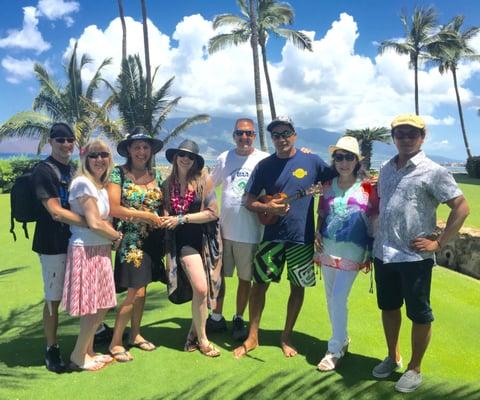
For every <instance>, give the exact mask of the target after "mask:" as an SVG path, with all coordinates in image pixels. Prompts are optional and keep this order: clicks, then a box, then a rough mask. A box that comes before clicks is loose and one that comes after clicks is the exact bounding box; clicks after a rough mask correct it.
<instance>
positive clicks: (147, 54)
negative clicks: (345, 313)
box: [141, 0, 152, 99]
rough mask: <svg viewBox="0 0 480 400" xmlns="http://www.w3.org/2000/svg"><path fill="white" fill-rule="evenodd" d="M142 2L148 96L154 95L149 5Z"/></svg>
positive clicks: (143, 0) (142, 0)
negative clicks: (148, 19)
mask: <svg viewBox="0 0 480 400" xmlns="http://www.w3.org/2000/svg"><path fill="white" fill-rule="evenodd" d="M141 3H142V25H143V47H144V49H145V71H146V74H147V97H148V98H149V99H150V98H151V97H152V71H151V67H150V49H149V47H148V24H147V5H146V4H145V0H141Z"/></svg>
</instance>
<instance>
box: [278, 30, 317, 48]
mask: <svg viewBox="0 0 480 400" xmlns="http://www.w3.org/2000/svg"><path fill="white" fill-rule="evenodd" d="M273 32H274V33H276V34H277V35H279V36H282V37H284V38H286V39H287V40H289V41H291V42H292V43H293V45H294V46H295V47H298V48H299V49H301V50H309V51H313V47H312V41H311V39H310V38H309V37H308V36H307V35H305V34H304V33H302V32H300V31H296V30H294V29H288V28H277V29H273Z"/></svg>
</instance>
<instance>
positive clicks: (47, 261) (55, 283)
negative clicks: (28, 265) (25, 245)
mask: <svg viewBox="0 0 480 400" xmlns="http://www.w3.org/2000/svg"><path fill="white" fill-rule="evenodd" d="M38 256H39V257H40V264H42V276H43V293H44V297H45V300H46V301H60V300H62V294H63V281H64V279H65V263H66V260H67V255H66V254H53V255H50V254H39V255H38Z"/></svg>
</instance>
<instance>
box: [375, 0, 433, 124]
mask: <svg viewBox="0 0 480 400" xmlns="http://www.w3.org/2000/svg"><path fill="white" fill-rule="evenodd" d="M400 21H401V22H402V26H403V30H404V34H405V38H404V39H402V40H385V41H383V42H382V43H381V44H380V47H379V49H378V50H379V53H380V54H382V53H383V52H384V51H385V50H386V49H393V50H395V51H396V52H397V53H399V54H407V55H408V56H409V57H410V67H411V68H413V71H414V82H415V113H416V114H417V115H419V113H420V111H419V106H418V62H419V59H420V57H421V56H423V55H425V54H428V53H429V52H430V51H431V49H433V48H435V47H436V46H437V45H438V42H439V37H438V35H436V34H435V33H434V32H435V29H436V27H437V12H436V11H435V9H434V8H433V7H426V8H424V7H417V8H415V10H414V12H413V15H412V18H411V21H410V22H409V20H408V17H407V15H406V14H405V13H403V14H402V15H401V16H400Z"/></svg>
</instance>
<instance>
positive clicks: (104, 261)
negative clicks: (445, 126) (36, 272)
mask: <svg viewBox="0 0 480 400" xmlns="http://www.w3.org/2000/svg"><path fill="white" fill-rule="evenodd" d="M391 128H392V138H393V142H394V143H395V145H396V147H397V150H398V154H397V155H396V156H395V157H393V158H392V159H391V160H390V161H388V162H387V163H386V164H385V165H384V166H383V167H382V168H381V170H380V175H379V177H378V181H376V180H375V179H372V178H370V177H369V176H368V173H367V172H366V171H364V170H363V168H362V162H361V161H362V155H361V153H360V150H359V145H358V142H357V140H356V139H355V138H353V137H350V136H344V137H342V138H340V139H339V140H338V142H337V143H336V144H335V145H333V146H330V147H329V153H330V155H331V164H330V165H328V164H327V163H325V162H324V161H323V160H322V159H321V158H320V157H318V156H317V155H315V154H312V153H311V152H310V151H309V150H308V149H302V150H299V149H297V148H296V147H295V143H296V140H297V132H296V130H295V127H294V123H293V121H292V120H291V119H290V118H288V117H278V118H276V119H275V120H273V121H272V122H271V123H270V124H269V125H268V127H267V130H268V131H269V132H270V135H271V140H272V143H273V145H274V147H275V153H273V154H271V155H269V154H267V153H265V152H261V151H259V150H257V149H255V147H254V141H255V138H256V133H255V126H254V123H253V121H252V120H251V119H248V118H241V119H239V120H237V121H236V123H235V128H234V131H233V135H232V137H233V141H234V142H235V147H234V148H233V149H231V150H229V151H226V152H224V153H222V154H221V155H220V156H219V157H218V159H217V163H216V165H215V167H214V168H213V170H212V171H211V173H210V174H209V173H207V172H206V169H205V168H204V164H205V161H204V158H203V157H202V156H201V154H200V150H199V147H198V145H197V144H196V143H195V142H194V141H191V140H184V141H183V142H182V143H181V144H180V145H179V146H178V147H177V148H169V149H167V150H166V152H165V155H166V158H167V160H168V161H169V162H170V163H171V164H172V168H171V172H170V174H169V176H168V177H166V179H165V180H163V179H162V177H161V176H160V174H159V173H158V171H157V170H156V169H154V168H152V160H153V158H154V156H155V154H156V153H157V152H158V151H160V150H161V149H162V147H163V143H162V141H160V140H158V139H155V138H152V137H151V136H150V135H149V134H148V132H146V131H145V130H144V129H143V128H141V127H138V128H135V129H134V130H133V131H132V132H130V133H129V135H128V136H127V138H126V139H125V140H122V141H121V142H120V143H119V144H118V146H117V151H118V153H119V154H120V155H121V156H123V157H125V158H126V162H125V164H123V165H121V166H116V167H114V166H113V163H112V154H111V150H110V149H109V147H108V146H107V145H106V143H104V142H103V141H101V140H99V139H95V140H93V141H91V142H90V143H88V144H87V146H86V147H85V148H83V149H81V151H80V161H81V165H80V167H79V169H78V171H77V173H76V176H75V178H73V179H72V174H73V169H72V167H71V164H70V159H71V155H72V152H73V149H74V145H75V136H74V134H73V132H72V130H71V129H70V127H69V126H68V125H66V124H63V123H57V124H54V125H53V126H52V128H51V131H50V139H49V142H50V145H51V148H52V153H51V155H50V157H48V159H47V160H45V162H42V163H40V164H39V165H38V166H37V167H36V168H35V170H34V172H33V178H32V179H33V185H34V188H35V192H36V196H37V197H38V199H39V200H40V201H41V202H42V204H43V205H44V207H43V209H42V213H41V215H40V217H39V219H38V222H37V224H36V230H35V237H34V241H33V250H34V251H35V252H37V253H39V255H40V262H41V265H42V273H43V279H44V291H45V308H44V327H45V335H46V339H47V351H46V366H47V368H48V369H50V370H52V371H55V372H60V371H62V370H63V369H64V368H65V365H64V363H63V361H62V359H61V356H60V350H59V348H58V344H57V326H58V308H59V305H60V302H61V303H62V305H63V307H64V308H65V310H66V311H67V312H68V313H69V314H70V315H72V316H79V317H80V333H79V336H78V338H77V342H76V344H75V347H74V349H73V351H72V353H71V356H70V361H71V365H72V366H73V367H74V368H76V369H80V370H89V371H92V370H98V369H100V368H103V367H104V366H105V365H106V364H108V363H110V362H111V361H113V360H116V361H118V362H128V361H131V360H133V356H132V354H131V352H130V351H129V349H130V347H137V348H139V349H141V350H144V351H152V350H154V349H155V345H154V344H153V343H152V342H151V341H149V340H147V339H146V338H144V337H143V336H142V334H141V321H142V315H143V310H144V305H145V299H146V292H147V290H146V289H147V285H148V284H149V283H150V282H152V281H156V280H161V279H163V280H165V278H166V279H167V280H168V281H169V283H170V281H173V282H176V281H177V279H180V275H181V274H183V275H185V276H186V278H187V280H188V283H189V284H190V286H191V292H192V295H191V299H192V300H191V307H192V323H191V327H190V329H189V332H188V335H187V337H186V342H185V346H184V350H185V351H196V350H199V351H200V352H201V353H202V354H204V355H205V356H208V357H217V356H219V355H220V352H219V350H218V349H217V348H216V347H215V346H214V345H213V344H212V343H211V342H210V341H209V339H208V337H207V335H208V334H210V333H212V332H218V331H223V330H226V327H227V324H226V321H225V318H224V316H223V300H224V297H225V293H226V292H227V291H226V282H225V277H231V276H233V273H234V270H235V268H236V269H237V276H238V288H237V293H236V309H235V314H234V316H233V319H232V336H233V338H234V339H235V340H238V341H241V342H242V344H241V345H240V346H239V347H237V348H235V349H234V352H233V355H234V356H235V357H236V358H241V357H243V356H245V355H246V354H247V353H249V352H250V351H253V350H254V349H255V348H256V347H258V345H259V343H260V340H259V329H260V320H261V316H262V312H263V310H264V307H265V303H266V293H267V289H268V288H269V284H270V283H271V282H279V281H280V279H281V275H282V272H283V270H284V269H285V267H286V269H287V279H288V280H289V283H290V296H289V299H288V304H287V310H286V320H285V326H284V329H283V332H282V335H281V338H280V346H281V349H282V351H283V354H284V355H285V356H286V357H293V356H295V355H296V354H297V352H298V351H297V349H296V347H295V346H294V344H293V343H292V332H293V329H294V326H295V322H296V320H297V318H298V316H299V313H300V310H301V307H302V304H303V299H304V293H305V288H306V287H311V286H314V285H315V283H316V282H315V266H314V264H315V263H317V264H319V265H320V266H321V271H322V276H323V281H324V286H325V294H326V300H327V308H328V315H329V319H330V323H331V331H332V335H331V338H330V339H329V341H328V349H327V352H326V354H325V355H324V357H323V358H322V359H321V360H320V361H319V363H318V366H317V368H318V370H320V371H324V372H325V371H332V370H334V369H335V368H336V367H337V365H338V363H339V361H340V360H341V359H342V358H343V357H344V356H345V354H346V352H347V350H348V345H349V342H350V338H349V336H348V328H347V325H348V324H347V315H348V296H349V292H350V289H351V288H352V285H353V283H354V280H355V278H356V276H357V274H358V271H360V270H366V271H368V270H370V268H371V262H370V261H371V260H373V264H374V270H375V282H376V288H377V291H376V292H377V302H378V307H379V308H380V309H381V310H382V322H383V327H384V333H385V338H386V343H387V349H388V355H387V357H386V358H385V359H384V360H383V361H382V362H381V363H379V364H378V365H377V366H376V367H375V368H374V369H373V371H372V374H373V375H374V376H375V377H378V378H385V377H387V376H389V375H390V374H392V373H393V372H394V371H395V370H397V369H399V368H401V367H402V358H401V355H400V350H399V345H398V338H399V331H400V325H401V311H400V310H401V307H402V305H403V302H404V301H405V304H406V309H407V316H408V318H409V319H411V320H412V356H411V358H410V362H409V363H408V366H407V369H406V371H405V373H404V374H403V375H402V376H401V377H400V379H399V380H398V381H397V383H396V385H395V388H396V389H397V390H398V391H401V392H410V391H413V390H415V389H416V388H417V387H418V386H419V385H420V383H421V381H422V375H421V361H422V358H423V356H424V354H425V351H426V349H427V346H428V342H429V339H430V336H431V322H432V321H433V315H432V311H431V307H430V285H431V275H432V267H433V265H434V252H436V251H438V250H440V249H441V248H442V246H444V245H445V244H446V243H447V242H448V241H449V240H450V239H451V238H452V237H453V236H454V235H455V234H456V233H457V232H458V230H459V229H460V227H461V225H462V224H463V222H464V220H465V218H466V217H467V215H468V213H469V210H468V205H467V202H466V200H465V198H464V196H463V195H462V192H461V191H460V189H459V188H458V185H457V184H456V183H455V181H454V179H453V177H452V176H451V175H450V174H449V173H448V172H447V171H446V170H445V168H443V167H441V166H439V165H438V164H435V163H434V162H433V161H431V160H430V159H428V158H427V157H426V156H425V154H424V152H423V151H422V150H421V146H422V143H423V142H424V140H425V136H426V127H425V123H424V121H423V119H422V118H421V117H419V116H416V115H411V114H404V115H400V116H398V117H397V118H395V119H394V120H393V121H392V124H391ZM52 164H53V165H55V168H53V167H52ZM218 186H222V204H221V212H220V210H219V207H218V205H217V200H216V195H215V190H216V187H218ZM316 193H319V194H320V199H319V203H318V212H317V214H318V220H317V228H315V221H314V201H313V196H314V194H316ZM440 203H446V204H447V205H448V206H449V207H450V208H451V212H450V215H449V218H448V220H447V224H446V227H445V229H444V231H443V232H442V234H441V235H440V236H435V235H434V234H433V232H434V230H435V225H436V220H435V211H436V208H437V207H438V205H439V204H440ZM112 217H113V218H114V219H115V223H112V222H111V218H112ZM216 220H219V224H220V228H221V229H220V231H221V235H222V240H221V242H222V243H221V246H220V249H221V256H222V257H221V258H222V260H221V261H222V263H221V265H220V264H218V263H213V264H212V263H211V262H210V261H209V260H208V257H206V254H208V251H209V250H208V248H206V247H208V243H206V241H205V226H206V225H208V224H210V223H212V222H214V221H216ZM260 221H261V222H262V224H265V225H264V226H263V225H262V224H261V223H260ZM112 246H113V249H115V250H116V253H115V262H114V264H115V267H114V268H112V263H111V258H110V257H111V250H112ZM175 284H176V283H175ZM175 284H174V285H175ZM121 291H127V293H126V296H125V298H124V300H123V302H122V303H121V304H120V305H119V306H118V307H117V316H116V321H115V326H114V329H113V336H112V338H111V342H110V344H109V352H108V354H98V353H95V351H94V348H93V344H94V336H95V332H96V331H97V330H98V327H99V326H101V323H102V320H103V318H104V316H105V314H106V312H107V311H108V309H110V308H113V307H115V305H116V296H115V292H121ZM247 306H248V310H249V327H248V330H247V325H246V323H245V322H244V313H245V311H246V309H247ZM209 309H210V310H211V313H210V315H209V311H208V310H209ZM129 322H130V330H129V334H128V335H127V336H128V340H127V345H124V343H123V338H124V336H125V335H124V334H125V328H126V326H127V324H128V323H129Z"/></svg>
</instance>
